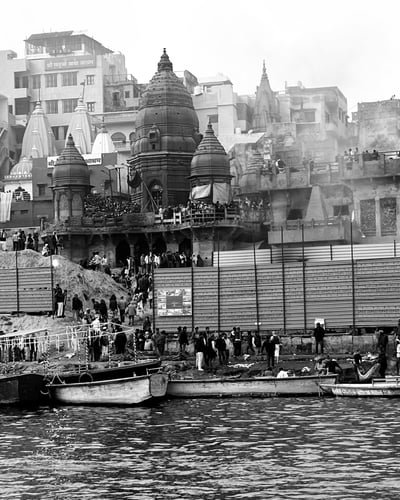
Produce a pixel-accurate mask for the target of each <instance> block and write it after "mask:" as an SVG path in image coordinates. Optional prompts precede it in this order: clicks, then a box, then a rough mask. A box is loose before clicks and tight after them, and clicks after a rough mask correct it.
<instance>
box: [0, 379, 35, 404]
mask: <svg viewBox="0 0 400 500" xmlns="http://www.w3.org/2000/svg"><path fill="white" fill-rule="evenodd" d="M43 388H44V378H43V375H40V374H38V373H20V374H13V375H4V376H0V405H14V404H21V405H34V404H40V403H42V402H44V401H45V396H44V395H43V392H42V390H43Z"/></svg>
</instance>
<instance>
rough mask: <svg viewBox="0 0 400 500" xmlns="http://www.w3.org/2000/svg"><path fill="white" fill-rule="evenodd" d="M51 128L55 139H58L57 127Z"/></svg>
mask: <svg viewBox="0 0 400 500" xmlns="http://www.w3.org/2000/svg"><path fill="white" fill-rule="evenodd" d="M51 130H52V131H53V135H54V138H55V140H56V141H58V140H59V133H58V127H51Z"/></svg>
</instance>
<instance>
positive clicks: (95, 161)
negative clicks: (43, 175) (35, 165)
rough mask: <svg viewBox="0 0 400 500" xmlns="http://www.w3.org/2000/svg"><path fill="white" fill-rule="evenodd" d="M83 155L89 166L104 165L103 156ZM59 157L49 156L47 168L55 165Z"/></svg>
mask: <svg viewBox="0 0 400 500" xmlns="http://www.w3.org/2000/svg"><path fill="white" fill-rule="evenodd" d="M82 156H83V159H84V160H85V162H86V163H87V165H88V167H90V166H99V165H100V166H101V165H103V160H102V157H101V156H94V155H92V154H83V155H82ZM58 158H59V157H58V156H48V157H47V168H53V167H55V165H56V162H57V160H58Z"/></svg>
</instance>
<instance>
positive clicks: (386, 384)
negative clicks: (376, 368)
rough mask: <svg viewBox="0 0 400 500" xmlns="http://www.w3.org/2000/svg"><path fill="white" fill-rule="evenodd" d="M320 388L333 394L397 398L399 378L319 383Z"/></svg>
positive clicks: (399, 391)
mask: <svg viewBox="0 0 400 500" xmlns="http://www.w3.org/2000/svg"><path fill="white" fill-rule="evenodd" d="M321 389H322V390H323V391H324V392H327V393H331V394H333V395H334V396H346V397H353V398H354V397H387V398H399V397H400V378H399V377H387V378H384V379H373V380H372V382H370V383H364V384H360V383H356V384H326V383H321Z"/></svg>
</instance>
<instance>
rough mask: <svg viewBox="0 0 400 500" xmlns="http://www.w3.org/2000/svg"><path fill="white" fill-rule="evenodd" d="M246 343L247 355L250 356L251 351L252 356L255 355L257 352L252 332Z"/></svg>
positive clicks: (248, 334)
mask: <svg viewBox="0 0 400 500" xmlns="http://www.w3.org/2000/svg"><path fill="white" fill-rule="evenodd" d="M246 342H247V346H246V354H249V351H250V352H251V354H255V353H256V352H255V350H254V337H253V334H252V333H251V331H250V330H249V331H248V332H247V337H246Z"/></svg>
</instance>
